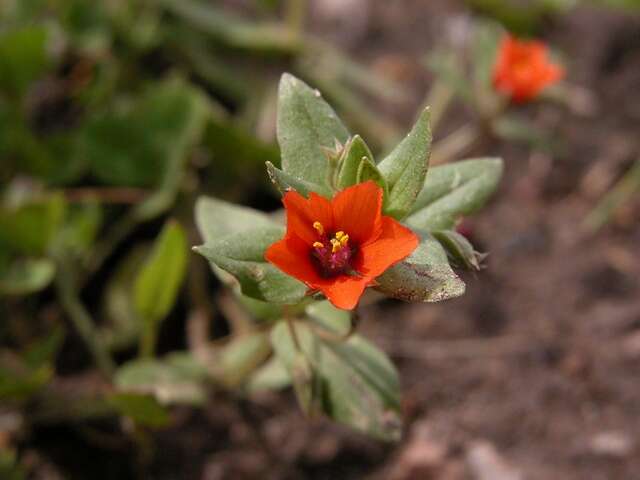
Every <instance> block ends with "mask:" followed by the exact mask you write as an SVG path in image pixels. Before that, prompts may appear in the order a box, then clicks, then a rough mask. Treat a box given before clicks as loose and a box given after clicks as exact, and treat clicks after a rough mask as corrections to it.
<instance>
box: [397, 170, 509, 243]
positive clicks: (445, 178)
mask: <svg viewBox="0 0 640 480" xmlns="http://www.w3.org/2000/svg"><path fill="white" fill-rule="evenodd" d="M502 169H503V165H502V159H500V158H477V159H472V160H464V161H461V162H456V163H452V164H449V165H442V166H438V167H434V168H433V169H431V171H430V172H429V175H428V176H427V179H426V180H425V182H424V187H423V188H422V191H421V192H420V195H418V198H417V199H416V202H415V205H414V206H413V210H412V213H411V215H410V216H409V217H408V218H407V223H408V224H409V226H411V227H413V228H418V229H423V230H428V231H432V230H445V229H450V228H451V227H453V226H454V224H455V221H456V219H457V218H458V217H460V216H462V215H469V214H471V213H473V212H475V211H476V210H478V209H479V208H480V207H482V206H483V205H484V204H485V202H486V201H487V200H488V198H489V196H490V195H491V194H492V193H493V192H494V191H495V189H496V188H497V186H498V182H499V180H500V177H501V176H502Z"/></svg>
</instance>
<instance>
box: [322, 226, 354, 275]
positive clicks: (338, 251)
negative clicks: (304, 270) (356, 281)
mask: <svg viewBox="0 0 640 480" xmlns="http://www.w3.org/2000/svg"><path fill="white" fill-rule="evenodd" d="M313 228H314V229H315V230H316V231H317V232H318V241H316V242H314V243H313V245H312V246H311V258H312V260H313V262H314V264H315V265H316V266H317V267H318V270H319V272H320V275H321V276H323V277H335V276H337V275H340V274H343V273H350V272H351V271H352V270H353V269H352V268H351V259H352V258H353V255H354V254H355V251H356V248H355V246H354V245H352V244H349V234H347V233H345V232H343V231H341V230H339V231H337V232H334V233H332V234H331V235H328V234H327V232H326V231H325V229H324V226H323V225H322V224H321V223H320V222H314V223H313Z"/></svg>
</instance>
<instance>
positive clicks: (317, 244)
mask: <svg viewBox="0 0 640 480" xmlns="http://www.w3.org/2000/svg"><path fill="white" fill-rule="evenodd" d="M313 248H324V243H321V242H313Z"/></svg>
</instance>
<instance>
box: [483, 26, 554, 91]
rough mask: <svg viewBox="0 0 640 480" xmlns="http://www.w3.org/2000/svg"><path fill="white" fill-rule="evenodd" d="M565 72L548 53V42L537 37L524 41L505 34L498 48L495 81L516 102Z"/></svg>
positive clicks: (497, 88)
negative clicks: (545, 42)
mask: <svg viewBox="0 0 640 480" xmlns="http://www.w3.org/2000/svg"><path fill="white" fill-rule="evenodd" d="M563 74H564V71H563V69H562V68H561V67H560V66H558V65H556V64H554V63H553V62H552V61H551V60H550V59H549V56H548V49H547V46H546V45H545V44H544V43H542V42H540V41H537V40H533V41H521V40H518V39H516V38H514V37H512V36H510V35H506V36H505V37H504V38H503V39H502V41H501V43H500V47H499V50H498V56H497V59H496V63H495V66H494V73H493V82H494V86H495V88H496V90H498V91H500V92H503V93H505V94H506V95H509V96H510V97H511V99H512V100H513V101H515V102H525V101H528V100H531V99H533V98H535V97H536V96H537V95H538V94H539V93H540V92H541V91H542V90H543V89H544V88H545V87H547V86H548V85H551V84H553V83H555V82H557V81H558V80H559V79H560V78H562V76H563Z"/></svg>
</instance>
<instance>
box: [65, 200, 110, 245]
mask: <svg viewBox="0 0 640 480" xmlns="http://www.w3.org/2000/svg"><path fill="white" fill-rule="evenodd" d="M102 220H103V215H102V207H101V206H100V204H98V203H97V202H89V203H86V204H82V205H72V206H71V207H70V208H69V209H68V213H67V215H66V219H65V222H64V225H63V227H62V229H61V231H60V233H59V235H58V238H57V245H58V246H59V248H64V249H65V251H67V252H73V253H75V254H76V255H78V256H82V255H87V254H90V253H91V247H92V246H93V243H94V241H95V239H96V237H97V235H98V231H99V230H100V226H101V225H102Z"/></svg>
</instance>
